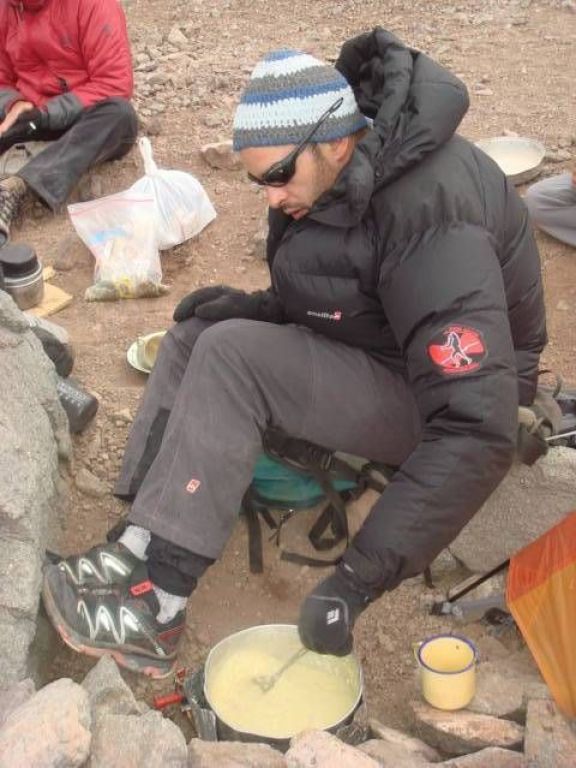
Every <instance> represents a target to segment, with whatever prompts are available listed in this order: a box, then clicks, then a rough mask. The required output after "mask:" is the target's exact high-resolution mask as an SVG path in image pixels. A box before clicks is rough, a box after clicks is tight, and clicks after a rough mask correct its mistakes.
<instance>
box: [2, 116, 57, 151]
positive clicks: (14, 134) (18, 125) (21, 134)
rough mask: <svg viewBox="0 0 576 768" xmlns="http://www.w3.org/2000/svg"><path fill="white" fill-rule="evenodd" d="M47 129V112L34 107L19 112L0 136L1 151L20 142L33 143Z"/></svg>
mask: <svg viewBox="0 0 576 768" xmlns="http://www.w3.org/2000/svg"><path fill="white" fill-rule="evenodd" d="M48 127H49V126H48V113H47V112H43V111H42V110H41V109H37V108H36V107H33V108H32V109H28V110H26V111H25V112H21V113H20V114H19V115H18V117H17V118H16V119H15V120H14V122H13V123H12V125H11V126H10V127H9V128H8V129H7V130H6V131H4V132H3V133H2V134H1V135H0V145H1V151H4V150H6V149H9V148H10V147H11V146H13V145H14V144H18V143H20V142H26V141H34V140H35V139H36V137H37V136H38V133H39V132H40V131H43V130H45V129H46V128H48Z"/></svg>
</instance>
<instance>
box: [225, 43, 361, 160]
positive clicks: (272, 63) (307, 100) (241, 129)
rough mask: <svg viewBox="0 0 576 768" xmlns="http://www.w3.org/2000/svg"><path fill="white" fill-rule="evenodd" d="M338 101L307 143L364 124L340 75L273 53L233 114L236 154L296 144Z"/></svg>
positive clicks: (288, 53) (312, 61)
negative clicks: (336, 102) (241, 151)
mask: <svg viewBox="0 0 576 768" xmlns="http://www.w3.org/2000/svg"><path fill="white" fill-rule="evenodd" d="M340 97H342V98H343V102H342V105H341V106H340V107H339V108H338V109H337V110H336V111H335V112H334V113H333V114H332V115H330V117H329V118H328V119H327V120H325V121H324V123H323V124H322V126H321V127H320V128H319V129H318V131H317V132H316V133H315V134H314V136H313V137H312V139H311V142H313V143H320V142H325V141H333V140H334V139H340V138H342V137H343V136H349V135H350V134H352V133H355V132H356V131H358V130H360V129H361V128H365V127H366V126H367V125H368V123H367V121H366V118H365V117H364V116H363V115H362V114H361V113H360V110H359V109H358V105H357V104H356V99H355V98H354V92H353V91H352V88H351V87H350V86H349V85H348V82H347V81H346V79H345V78H344V77H343V76H342V75H341V74H340V72H338V70H336V69H334V67H331V66H330V65H328V64H325V63H324V62H323V61H320V60H319V59H316V58H314V56H310V55H309V54H307V53H303V52H302V51H293V50H279V51H272V52H271V53H268V54H267V55H266V56H265V57H264V58H263V59H262V60H261V61H260V62H259V63H258V64H257V65H256V67H255V68H254V71H253V72H252V75H251V77H250V80H249V82H248V85H247V86H246V89H245V90H244V93H243V94H242V97H241V99H240V104H239V105H238V108H237V109H236V114H235V116H234V134H233V144H234V150H235V151H236V152H238V151H240V150H241V149H246V148H247V147H269V146H282V145H283V144H298V143H299V142H300V141H302V139H303V138H304V137H305V136H306V134H307V133H308V132H309V131H310V129H311V128H312V127H313V126H314V124H315V123H316V122H318V119H319V118H320V117H321V116H322V115H323V114H324V112H326V110H327V109H328V108H329V107H331V106H332V105H333V104H334V102H335V101H336V100H337V99H339V98H340Z"/></svg>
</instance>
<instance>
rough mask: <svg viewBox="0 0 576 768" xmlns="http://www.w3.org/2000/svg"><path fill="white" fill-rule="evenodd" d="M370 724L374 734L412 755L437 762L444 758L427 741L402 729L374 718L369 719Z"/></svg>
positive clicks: (430, 761)
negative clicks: (398, 729)
mask: <svg viewBox="0 0 576 768" xmlns="http://www.w3.org/2000/svg"><path fill="white" fill-rule="evenodd" d="M368 724H369V726H370V732H371V733H372V735H373V736H375V737H376V738H377V739H379V740H380V741H385V742H386V743H388V744H392V745H394V746H400V747H402V749H404V750H406V751H408V752H410V753H411V754H412V755H414V756H416V757H421V758H422V759H424V760H427V761H428V762H429V763H437V762H438V761H439V760H441V759H442V758H441V757H440V755H439V754H438V752H437V751H436V750H435V749H433V748H432V747H430V746H428V744H426V742H424V741H420V739H416V738H414V737H413V736H408V735H407V734H405V733H402V731H396V730H395V729H394V728H389V727H388V726H387V725H382V723H380V722H379V721H378V720H375V719H374V718H371V719H370V720H369V721H368Z"/></svg>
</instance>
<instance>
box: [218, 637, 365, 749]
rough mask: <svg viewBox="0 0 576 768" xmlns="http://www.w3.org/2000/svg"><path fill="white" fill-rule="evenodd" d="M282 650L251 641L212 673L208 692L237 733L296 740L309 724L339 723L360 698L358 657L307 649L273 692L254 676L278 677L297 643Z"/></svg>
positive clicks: (219, 714) (225, 719)
mask: <svg viewBox="0 0 576 768" xmlns="http://www.w3.org/2000/svg"><path fill="white" fill-rule="evenodd" d="M282 645H283V646H284V647H282V648H280V649H278V648H275V647H274V646H273V644H271V646H272V647H270V648H269V649H266V648H265V647H261V646H260V647H259V646H258V645H256V646H255V647H251V646H250V645H246V646H245V647H240V648H238V649H234V650H233V651H231V652H230V654H228V655H224V656H223V658H221V659H220V660H219V662H218V663H217V664H215V665H214V667H213V668H211V669H210V673H209V677H207V684H206V693H207V696H208V699H209V702H210V704H211V706H212V708H213V709H214V711H215V712H216V714H217V715H218V717H220V719H221V720H223V721H224V722H225V723H226V724H227V725H229V726H231V727H232V728H234V729H235V730H237V731H243V732H245V733H251V734H256V735H259V736H264V737H268V738H278V739H284V738H290V737H291V736H294V735H295V734H297V733H300V732H301V731H303V730H307V729H309V728H315V729H324V728H328V727H330V726H333V725H336V724H337V723H338V722H339V721H340V720H342V719H344V718H345V717H346V716H347V715H348V714H349V713H350V712H351V710H352V709H353V707H354V705H355V703H356V702H357V700H358V697H359V690H360V681H359V671H358V668H357V665H356V662H355V660H354V659H353V658H352V657H345V658H337V657H334V656H320V655H319V654H316V653H307V654H306V655H304V656H303V657H302V658H300V659H298V661H296V662H295V663H294V664H293V665H292V666H291V667H289V668H288V669H287V670H286V671H285V672H284V673H283V674H282V675H281V677H280V678H279V679H278V681H277V683H276V684H275V685H274V686H273V687H272V688H271V689H270V690H269V691H267V692H264V691H262V689H261V688H260V687H259V686H258V685H257V683H256V682H255V680H254V678H255V677H257V676H259V675H273V674H274V673H275V672H277V671H278V669H280V667H281V666H282V664H283V663H284V662H285V661H287V659H288V658H289V657H290V655H291V654H292V653H294V650H297V649H298V645H297V644H290V645H291V647H290V648H287V647H286V646H285V644H283V643H282Z"/></svg>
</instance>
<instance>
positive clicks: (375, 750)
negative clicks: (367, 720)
mask: <svg viewBox="0 0 576 768" xmlns="http://www.w3.org/2000/svg"><path fill="white" fill-rule="evenodd" d="M358 749H359V750H360V751H361V752H364V754H365V755H369V756H370V757H372V758H374V760H376V762H377V763H378V765H379V766H381V768H421V766H428V765H430V763H429V762H428V761H427V760H425V759H424V758H423V757H422V756H420V755H416V754H414V753H413V752H410V751H409V750H408V749H405V748H404V747H402V746H400V745H399V744H390V743H389V742H387V741H381V740H380V739H370V740H369V741H365V742H364V743H363V744H360V745H359V746H358Z"/></svg>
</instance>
